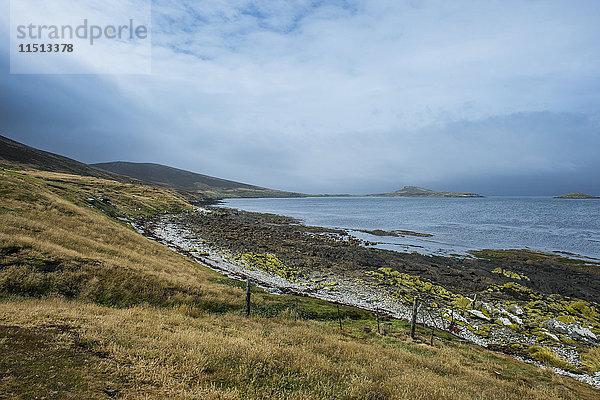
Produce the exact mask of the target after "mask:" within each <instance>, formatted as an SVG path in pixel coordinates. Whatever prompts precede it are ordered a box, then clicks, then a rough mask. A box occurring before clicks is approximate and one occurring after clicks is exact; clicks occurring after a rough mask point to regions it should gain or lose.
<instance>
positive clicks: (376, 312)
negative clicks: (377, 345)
mask: <svg viewBox="0 0 600 400" xmlns="http://www.w3.org/2000/svg"><path fill="white" fill-rule="evenodd" d="M375 317H377V334H378V335H381V330H380V329H379V308H377V309H376V310H375Z"/></svg>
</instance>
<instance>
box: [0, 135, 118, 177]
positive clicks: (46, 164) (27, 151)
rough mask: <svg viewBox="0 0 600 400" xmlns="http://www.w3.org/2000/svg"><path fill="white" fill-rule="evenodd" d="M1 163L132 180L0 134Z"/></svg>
mask: <svg viewBox="0 0 600 400" xmlns="http://www.w3.org/2000/svg"><path fill="white" fill-rule="evenodd" d="M0 165H4V166H11V167H13V166H20V167H22V168H34V169H38V170H41V171H52V172H62V173H67V174H76V175H82V176H93V177H96V178H105V179H114V180H120V181H122V180H128V181H129V180H130V179H124V177H123V176H119V175H116V174H114V173H112V172H108V171H105V170H101V169H98V168H94V167H91V166H89V165H87V164H84V163H82V162H79V161H76V160H73V159H71V158H68V157H64V156H60V155H58V154H54V153H50V152H47V151H43V150H38V149H36V148H33V147H30V146H27V145H25V144H23V143H19V142H16V141H14V140H11V139H9V138H7V137H4V136H0Z"/></svg>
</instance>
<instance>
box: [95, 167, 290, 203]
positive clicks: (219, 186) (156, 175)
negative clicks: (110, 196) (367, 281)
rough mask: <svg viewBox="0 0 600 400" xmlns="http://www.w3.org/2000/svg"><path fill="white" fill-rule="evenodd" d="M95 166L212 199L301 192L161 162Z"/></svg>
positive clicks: (271, 195)
mask: <svg viewBox="0 0 600 400" xmlns="http://www.w3.org/2000/svg"><path fill="white" fill-rule="evenodd" d="M93 166H94V167H97V168H101V169H104V170H106V171H110V172H113V173H116V174H120V175H125V176H129V177H133V178H136V179H140V180H142V181H145V182H152V183H154V184H157V185H161V186H165V187H170V188H174V189H178V190H184V191H187V192H191V193H198V194H201V195H202V196H208V197H213V198H222V197H298V196H302V195H301V194H299V193H290V192H283V191H280V190H273V189H267V188H263V187H259V186H253V185H248V184H245V183H240V182H234V181H229V180H226V179H220V178H215V177H212V176H208V175H202V174H197V173H195V172H190V171H185V170H182V169H178V168H173V167H168V166H166V165H160V164H148V163H131V162H122V161H118V162H110V163H100V164H94V165H93Z"/></svg>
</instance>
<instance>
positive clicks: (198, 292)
mask: <svg viewBox="0 0 600 400" xmlns="http://www.w3.org/2000/svg"><path fill="white" fill-rule="evenodd" d="M200 290H202V285H200V287H199V288H198V291H197V292H196V297H194V306H196V304H197V303H198V297H199V296H200Z"/></svg>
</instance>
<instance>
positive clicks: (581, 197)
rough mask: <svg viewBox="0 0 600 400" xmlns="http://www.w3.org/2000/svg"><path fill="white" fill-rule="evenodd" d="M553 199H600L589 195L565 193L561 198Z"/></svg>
mask: <svg viewBox="0 0 600 400" xmlns="http://www.w3.org/2000/svg"><path fill="white" fill-rule="evenodd" d="M554 198H555V199H600V197H597V196H592V195H591V194H586V193H578V192H575V193H567V194H563V195H561V196H556V197H554Z"/></svg>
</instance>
